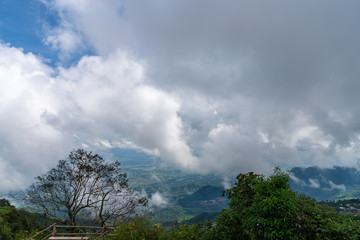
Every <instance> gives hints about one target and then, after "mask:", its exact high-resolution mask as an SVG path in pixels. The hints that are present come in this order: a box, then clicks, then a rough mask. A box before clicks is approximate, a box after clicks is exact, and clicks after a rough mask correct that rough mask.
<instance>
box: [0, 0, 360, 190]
mask: <svg viewBox="0 0 360 240" xmlns="http://www.w3.org/2000/svg"><path fill="white" fill-rule="evenodd" d="M42 2H43V3H44V4H45V5H46V6H47V7H48V9H49V10H50V11H52V12H53V13H54V14H56V15H57V16H58V18H59V23H58V25H57V26H54V27H53V28H49V29H47V31H46V35H44V40H43V44H45V46H48V47H51V48H53V49H55V50H57V51H59V62H58V65H59V67H57V68H51V67H49V66H47V65H46V63H45V62H46V61H44V60H43V59H42V58H40V57H38V56H36V55H34V54H31V53H27V54H25V53H24V52H23V51H22V50H21V49H16V48H13V47H11V46H9V45H5V44H2V45H1V47H0V76H1V78H0V79H1V80H0V102H1V105H0V118H1V119H0V121H1V125H0V132H1V136H0V142H1V151H0V165H1V168H0V169H1V170H0V171H2V172H0V184H1V185H0V191H1V190H3V191H6V190H11V189H17V188H19V187H24V186H25V185H26V184H25V183H26V182H27V181H28V179H29V178H30V177H29V176H31V177H33V176H34V175H36V174H38V173H39V172H40V170H44V169H47V168H48V167H50V166H53V165H54V163H55V162H56V160H57V159H60V158H63V157H64V156H66V153H68V152H69V151H70V150H71V149H72V148H74V147H75V146H84V147H87V148H89V149H91V150H94V149H98V148H110V147H121V148H126V147H128V148H132V149H138V150H142V151H145V152H147V153H149V154H155V155H157V156H159V157H160V158H161V159H162V160H164V161H166V162H168V163H171V164H174V165H176V166H178V167H180V168H183V169H187V170H194V171H198V172H216V173H220V174H226V173H229V172H232V173H238V172H246V171H257V172H268V171H271V168H272V167H273V166H275V165H280V166H282V167H291V166H309V165H319V166H323V167H330V166H333V165H343V166H357V161H358V160H357V159H358V156H359V152H360V151H359V139H360V135H359V134H360V122H359V121H358V119H359V117H360V111H359V108H358V107H357V105H356V103H357V102H359V101H360V97H359V96H360V95H359V94H358V90H359V89H360V82H359V81H358V79H359V77H360V71H359V68H358V65H359V63H360V59H359V56H360V48H359V44H358V42H360V33H359V31H358V24H359V23H360V16H359V14H358V13H357V11H356V9H359V6H358V5H359V3H358V2H357V1H347V2H346V3H339V2H337V1H326V2H325V1H317V2H313V1H301V2H289V1H273V2H262V3H261V4H260V3H255V2H246V1H240V2H235V1H229V2H226V3H225V2H219V1H196V2H194V1H181V2H168V1H156V2H154V1H153V2H151V3H150V2H148V3H144V2H140V1H136V0H135V1H134V0H132V1H126V0H124V1H120V0H110V1H101V2H100V1H95V0H86V1H84V0H77V1H67V0H42ZM87 48H91V49H95V52H96V53H97V54H96V55H95V56H86V55H85V56H83V57H82V58H81V59H80V61H79V62H76V63H73V64H71V66H70V67H62V66H63V65H62V62H63V61H66V59H69V58H70V57H69V56H71V55H72V54H79V52H82V51H86V49H87ZM35 165H36V167H34V166H35ZM39 166H40V167H39ZM39 168H42V169H39ZM313 186H314V187H315V186H316V182H314V183H313Z"/></svg>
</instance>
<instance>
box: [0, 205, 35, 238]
mask: <svg viewBox="0 0 360 240" xmlns="http://www.w3.org/2000/svg"><path fill="white" fill-rule="evenodd" d="M37 227H38V226H37V225H36V224H35V219H34V217H33V216H32V215H31V214H30V213H28V212H26V211H25V210H18V209H16V208H15V207H13V206H11V205H10V204H9V206H6V207H0V239H1V240H12V239H25V238H27V237H29V236H31V235H34V234H35V233H34V232H35V231H36V230H35V229H36V228H37Z"/></svg>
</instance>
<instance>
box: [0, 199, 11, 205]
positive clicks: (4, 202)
mask: <svg viewBox="0 0 360 240" xmlns="http://www.w3.org/2000/svg"><path fill="white" fill-rule="evenodd" d="M0 207H13V206H12V205H11V204H10V202H9V200H7V199H5V198H2V199H0Z"/></svg>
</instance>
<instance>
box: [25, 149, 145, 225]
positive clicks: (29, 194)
mask: <svg viewBox="0 0 360 240" xmlns="http://www.w3.org/2000/svg"><path fill="white" fill-rule="evenodd" d="M35 179H36V181H35V182H34V183H33V184H32V185H31V186H30V187H29V188H28V189H27V191H26V200H27V202H28V203H30V204H31V205H32V206H34V207H35V208H36V209H38V210H40V211H43V212H45V213H47V214H49V215H50V216H52V217H54V218H55V219H57V220H62V221H68V222H69V223H70V224H71V225H74V226H76V225H77V220H78V219H79V218H81V216H84V215H86V218H87V219H91V221H92V222H93V223H98V224H100V225H104V224H105V223H106V222H111V223H116V221H118V220H119V219H120V218H125V217H133V216H135V215H138V214H141V212H142V210H143V209H144V207H145V206H146V204H147V199H146V198H145V197H141V196H140V195H139V194H138V193H137V192H136V191H134V190H133V189H132V188H130V187H129V186H128V178H127V175H126V173H123V172H122V171H121V167H120V163H119V162H113V163H107V162H105V160H104V159H103V158H102V157H101V156H99V155H98V154H93V153H92V152H87V151H85V150H83V149H77V150H73V151H72V152H71V153H70V154H69V156H68V158H66V159H65V160H59V162H58V164H57V166H56V167H55V168H52V169H51V170H50V171H48V172H47V173H45V174H43V175H41V176H38V177H36V178H35ZM89 216H90V218H89Z"/></svg>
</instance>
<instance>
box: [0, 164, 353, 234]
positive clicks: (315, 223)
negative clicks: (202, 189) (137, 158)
mask: <svg viewBox="0 0 360 240" xmlns="http://www.w3.org/2000/svg"><path fill="white" fill-rule="evenodd" d="M223 194H224V196H225V197H227V198H228V199H229V208H228V209H224V210H222V211H221V213H220V214H219V215H218V216H217V217H216V219H215V220H214V221H213V222H208V223H205V224H193V225H187V224H178V223H176V222H174V224H173V225H172V226H171V227H163V226H162V225H161V224H159V223H157V222H156V221H154V219H147V218H136V219H133V220H128V221H123V220H121V221H120V222H119V224H118V226H117V227H116V229H115V230H114V231H113V232H112V233H111V235H108V236H107V237H106V238H107V239H109V240H110V239H114V240H115V239H159V240H162V239H193V240H197V239H198V240H210V239H211V240H217V239H219V240H220V239H230V240H232V239H254V240H257V239H299V240H300V239H315V240H316V239H359V238H360V222H359V220H358V216H357V215H356V214H346V213H338V212H337V211H335V210H334V209H333V208H331V207H329V206H327V205H325V204H319V203H317V202H316V201H315V200H314V199H312V198H310V197H308V196H306V195H299V194H297V193H296V192H294V191H293V190H292V189H291V187H290V185H289V175H288V174H286V173H284V172H282V171H281V170H280V169H278V168H276V169H275V170H274V173H273V175H271V176H269V177H264V176H262V175H258V174H254V173H252V172H250V173H247V174H239V175H238V176H237V181H236V183H235V185H234V186H233V187H232V188H230V189H227V190H226V191H224V192H223ZM0 203H1V201H0ZM354 203H358V201H354V200H351V201H347V202H342V203H341V204H343V205H344V204H345V205H347V204H354ZM4 205H6V206H3V207H1V209H5V210H3V212H6V211H7V210H9V208H14V207H11V206H7V205H9V203H7V202H5V204H4ZM14 209H15V208H14ZM0 213H1V214H2V215H0V216H3V215H6V214H7V213H5V214H4V213H2V212H1V211H0ZM2 219H5V218H2ZM4 221H10V220H9V219H7V220H3V222H2V224H3V225H1V226H4V227H1V228H0V232H1V234H2V235H0V236H1V237H2V238H1V239H6V240H7V239H21V237H24V236H25V235H26V236H29V235H28V234H25V232H24V230H25V229H26V228H27V227H28V226H26V225H24V226H22V227H21V228H23V229H22V231H21V230H20V231H19V230H16V229H14V231H17V235H15V234H13V233H11V231H12V229H11V230H9V229H10V228H9V227H8V226H10V225H8V224H9V223H8V222H6V223H5V222H4ZM17 221H20V219H18V220H17ZM14 226H15V225H14ZM27 229H28V230H27V231H29V230H30V229H29V228H27ZM21 234H22V235H21Z"/></svg>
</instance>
